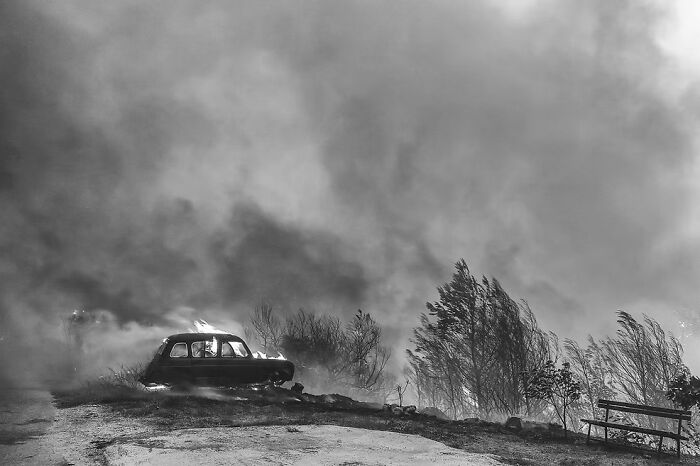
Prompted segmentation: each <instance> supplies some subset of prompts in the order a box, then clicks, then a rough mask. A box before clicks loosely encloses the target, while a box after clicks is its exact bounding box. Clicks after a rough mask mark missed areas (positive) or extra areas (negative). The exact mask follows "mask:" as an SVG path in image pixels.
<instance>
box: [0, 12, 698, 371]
mask: <svg viewBox="0 0 700 466" xmlns="http://www.w3.org/2000/svg"><path fill="white" fill-rule="evenodd" d="M696 5H697V3H694V2H693V1H692V0H685V1H678V2H673V3H672V2H662V1H648V2H644V1H619V2H608V1H605V0H597V1H595V0H591V1H586V2H581V1H573V0H568V1H566V0H564V1H554V0H541V1H536V0H528V1H516V0H511V1H501V2H487V1H477V0H474V1H469V2H457V1H435V2H422V1H402V2H373V1H342V2H340V1H330V2H329V1H300V2H274V1H257V0H256V1H211V2H195V1H151V2H141V1H126V0H125V1H120V2H94V1H87V0H84V1H62V2H41V1H31V0H29V1H9V2H2V3H1V4H0V45H2V47H0V212H1V215H2V217H1V218H2V222H0V251H2V260H1V262H0V345H4V346H5V349H7V350H8V351H9V353H7V352H4V353H3V354H6V355H7V354H15V355H19V354H20V353H22V354H25V353H26V352H28V351H30V348H33V347H34V345H35V344H34V343H33V339H35V338H37V337H38V338H39V339H41V341H43V342H45V343H42V344H41V346H42V347H43V349H41V350H39V351H38V354H39V355H40V358H39V359H43V360H49V361H50V360H51V358H52V357H53V356H52V351H51V348H52V347H55V345H56V344H57V343H56V342H58V341H60V339H61V338H63V337H64V336H65V319H66V317H67V316H69V315H70V313H71V312H72V311H73V310H74V309H86V310H91V311H93V310H94V311H99V312H101V313H102V315H104V316H107V317H106V318H105V319H106V320H108V321H109V322H111V324H112V327H110V328H111V329H112V330H113V332H112V333H111V339H110V340H109V341H110V342H111V343H109V345H110V346H108V348H109V350H105V351H106V352H107V353H109V352H110V351H117V352H118V351H119V350H120V345H123V341H125V340H124V339H125V338H128V336H129V335H131V336H133V335H139V338H145V336H148V337H149V338H155V339H156V340H157V339H159V338H162V337H163V336H164V335H163V334H162V332H165V331H170V330H173V332H174V331H176V330H179V331H182V330H185V329H186V328H183V327H186V325H187V324H188V323H191V321H192V320H194V319H196V318H205V319H207V320H208V321H210V322H211V323H213V324H218V325H217V326H220V327H224V328H232V329H234V330H237V331H242V330H241V329H242V328H243V326H244V325H245V321H246V319H247V316H248V314H249V313H250V311H251V310H252V308H253V307H254V306H255V304H256V303H259V302H260V301H261V300H266V301H268V302H270V303H272V304H273V305H274V306H275V307H276V308H277V309H278V310H279V311H280V312H281V313H285V312H293V311H295V310H296V309H298V308H300V307H304V308H307V309H315V310H317V311H319V312H327V313H331V314H333V315H337V316H339V317H341V318H343V319H348V318H350V317H351V316H352V315H354V313H355V312H356V310H357V309H358V308H362V309H363V310H364V311H366V312H369V313H370V314H371V315H372V316H374V317H375V318H376V319H377V320H378V321H379V322H380V323H381V324H382V326H383V327H384V329H385V330H384V337H385V339H386V341H388V342H389V343H390V344H391V345H393V346H395V349H396V350H395V354H401V353H402V352H403V349H405V348H406V347H408V345H410V343H409V338H410V336H411V329H412V328H413V327H414V326H415V325H416V324H417V322H418V317H419V315H420V314H421V313H422V312H425V303H426V301H433V300H435V299H436V298H437V292H436V287H437V286H439V285H441V284H443V283H445V282H446V281H448V280H449V279H450V276H451V273H452V270H453V264H454V263H455V262H456V261H457V260H459V259H460V258H464V259H465V260H466V262H467V263H468V264H469V266H470V268H471V270H472V272H473V273H474V274H475V275H477V276H480V275H482V274H483V275H486V276H489V277H495V278H496V279H498V280H499V281H500V282H501V284H502V285H503V287H504V288H505V289H506V290H507V291H508V293H509V294H510V295H511V297H513V298H516V299H524V300H526V301H527V302H528V303H529V305H530V307H531V308H532V310H533V311H534V313H535V315H536V316H537V318H538V320H539V323H540V325H541V326H542V327H543V328H545V329H547V330H552V331H554V332H556V333H557V334H558V335H559V336H560V337H561V338H575V339H579V340H580V341H583V339H584V338H585V336H586V335H588V334H591V335H593V336H596V337H599V336H603V335H605V334H612V333H613V332H614V329H615V312H616V311H617V310H618V309H623V310H626V311H628V312H630V313H632V314H633V315H637V316H640V317H641V315H642V314H647V315H649V316H650V317H652V318H655V319H657V320H659V321H660V322H662V324H663V325H664V327H665V328H667V329H669V330H672V331H674V332H675V333H676V334H677V335H679V334H680V333H679V332H682V331H683V330H682V329H681V328H680V327H679V326H678V321H679V320H684V321H686V322H692V321H694V320H695V319H697V313H698V303H699V302H700V301H699V298H700V287H698V283H700V247H699V246H700V203H698V202H697V200H698V199H700V197H699V196H700V176H699V175H700V157H699V153H698V138H697V136H696V134H697V129H698V115H699V113H700V86H699V85H698V83H699V81H698V78H699V77H700V58H698V56H697V54H694V53H693V50H698V49H700V44H699V43H698V42H700V38H698V37H697V34H695V30H694V25H696V24H697V22H698V21H699V20H700V7H698V6H696ZM698 320H700V319H698ZM686 330H687V328H686ZM684 338H685V339H684V343H685V346H686V354H687V355H688V363H689V364H690V366H691V369H693V368H694V372H698V371H700V358H696V357H694V356H693V355H694V354H695V353H698V351H694V349H695V350H696V349H697V348H698V346H700V340H696V339H695V338H693V337H689V336H687V335H686V337H684ZM17 342H21V344H20V343H17ZM37 344H38V343H37ZM105 344H106V343H105ZM20 349H21V351H20ZM13 351H14V353H13ZM150 351H151V349H150V348H149V349H148V351H147V352H150ZM7 359H8V360H9V359H10V358H9V357H7ZM18 359H21V357H20V358H18ZM42 364H45V362H44V363H41V362H36V364H31V365H30V368H34V369H35V370H39V369H38V368H41V367H43V366H42Z"/></svg>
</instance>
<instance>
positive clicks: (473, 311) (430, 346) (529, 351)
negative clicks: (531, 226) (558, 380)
mask: <svg viewBox="0 0 700 466" xmlns="http://www.w3.org/2000/svg"><path fill="white" fill-rule="evenodd" d="M455 268H456V271H455V273H454V274H453V276H452V280H451V281H450V282H449V283H446V284H444V285H443V286H441V287H439V288H438V293H439V296H440V299H439V300H438V301H436V302H434V303H427V304H426V307H427V309H428V314H429V315H426V314H423V315H422V316H421V320H420V325H419V326H418V327H417V328H416V329H414V337H413V339H412V342H413V343H414V344H415V350H414V351H410V350H409V351H407V354H408V358H409V364H410V366H411V379H412V382H413V386H414V388H415V390H416V392H417V396H418V402H419V404H422V403H424V404H429V405H430V406H436V407H441V408H443V409H444V410H445V411H447V412H450V413H451V414H452V417H453V418H456V417H458V416H460V415H464V414H467V413H473V412H476V413H478V414H479V415H482V416H486V417H488V416H490V415H491V414H492V413H514V412H520V411H521V410H522V409H526V410H527V411H528V412H530V411H531V409H533V406H531V405H530V404H528V402H527V400H526V399H525V397H524V394H523V387H522V373H523V372H527V371H529V370H531V369H533V368H534V367H537V366H538V365H542V364H544V361H546V360H547V359H548V358H549V356H550V351H551V347H552V345H551V343H552V338H551V336H549V335H547V334H546V333H544V332H543V331H542V330H540V329H539V327H538V326H537V322H536V320H535V317H534V315H533V314H532V312H531V310H530V308H529V307H528V306H527V304H526V303H524V302H523V303H516V302H515V301H514V300H513V299H511V298H510V296H508V294H507V293H506V292H505V290H503V288H502V287H501V285H500V283H498V281H496V280H495V279H492V280H488V279H487V278H485V277H482V279H481V280H480V281H479V280H477V279H476V278H475V277H474V276H473V275H472V274H471V273H470V271H469V268H468V267H467V264H466V263H465V261H464V260H460V261H459V262H457V264H455ZM433 319H434V320H433Z"/></svg>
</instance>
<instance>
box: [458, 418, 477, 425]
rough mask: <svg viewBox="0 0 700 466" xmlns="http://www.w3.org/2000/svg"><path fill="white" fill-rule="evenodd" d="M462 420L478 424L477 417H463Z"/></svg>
mask: <svg viewBox="0 0 700 466" xmlns="http://www.w3.org/2000/svg"><path fill="white" fill-rule="evenodd" d="M462 422H466V423H467V424H478V423H479V418H478V417H465V418H464V419H462Z"/></svg>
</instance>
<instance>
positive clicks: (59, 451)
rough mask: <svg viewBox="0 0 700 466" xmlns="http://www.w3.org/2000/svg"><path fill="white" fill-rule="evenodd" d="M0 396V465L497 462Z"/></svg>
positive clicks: (372, 436) (34, 396) (377, 441)
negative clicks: (164, 421) (191, 425)
mask: <svg viewBox="0 0 700 466" xmlns="http://www.w3.org/2000/svg"><path fill="white" fill-rule="evenodd" d="M2 395H3V398H2V405H1V406H0V413H1V417H0V421H1V424H0V464H8V465H11V464H54V465H67V464H75V465H82V464H86V465H90V464H109V465H111V464H114V465H132V464H168V465H169V464H202V463H213V464H246V465H263V464H264V465H267V464H277V465H293V464H299V465H301V464H304V465H307V464H323V465H336V464H338V465H340V464H346V465H347V464H353V465H365V464H366V465H384V464H386V465H393V464H396V465H398V464H446V465H457V464H474V465H495V464H501V463H499V462H498V461H497V460H496V459H495V457H494V456H492V455H486V454H477V453H469V452H465V451H463V450H458V449H454V448H450V447H447V446H445V445H443V444H442V443H439V442H436V441H433V440H429V439H426V438H423V437H420V436H416V435H408V434H400V433H395V432H384V431H375V430H367V429H358V428H353V427H341V426H334V425H323V426H318V425H288V426H248V427H211V428H196V429H177V430H172V429H170V428H167V427H165V426H164V427H158V426H154V425H153V424H147V423H143V422H139V420H138V419H136V418H133V417H130V418H125V417H121V416H119V415H117V414H115V413H114V412H113V411H111V410H109V409H108V408H105V407H104V406H96V405H88V406H78V407H73V408H66V409H60V410H57V409H56V408H55V407H54V406H53V405H52V398H51V395H50V394H49V393H47V392H45V391H41V390H27V389H25V390H19V391H13V392H9V391H5V392H3V394H2Z"/></svg>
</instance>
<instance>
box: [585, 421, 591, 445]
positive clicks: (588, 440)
mask: <svg viewBox="0 0 700 466" xmlns="http://www.w3.org/2000/svg"><path fill="white" fill-rule="evenodd" d="M590 441H591V425H590V424H588V437H586V445H588V442H590Z"/></svg>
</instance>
